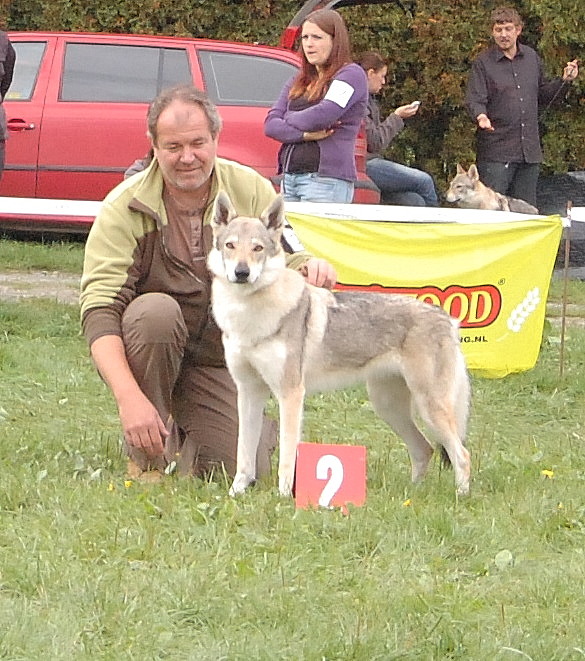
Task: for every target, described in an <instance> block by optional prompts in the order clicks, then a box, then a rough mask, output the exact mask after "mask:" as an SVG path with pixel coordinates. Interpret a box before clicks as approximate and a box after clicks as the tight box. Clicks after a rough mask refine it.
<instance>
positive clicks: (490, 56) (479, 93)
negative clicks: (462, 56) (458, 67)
mask: <svg viewBox="0 0 585 661" xmlns="http://www.w3.org/2000/svg"><path fill="white" fill-rule="evenodd" d="M562 87H563V81H562V80H561V79H560V78H555V79H554V80H546V79H545V78H544V75H543V71H542V63H541V61H540V58H539V56H538V54H537V53H536V51H534V50H533V49H532V48H530V47H529V46H525V45H523V44H518V52H517V53H516V55H515V57H514V58H513V59H511V60H510V59H509V58H507V57H506V56H505V55H504V54H503V53H502V51H501V50H500V49H499V48H498V47H497V46H493V47H492V48H489V49H488V50H486V51H484V52H483V53H481V54H480V55H479V57H477V59H476V60H475V61H474V62H473V64H472V68H471V74H470V76H469V81H468V83H467V94H466V99H465V101H466V105H467V110H468V112H469V114H470V116H471V118H472V119H473V121H476V119H477V116H478V115H481V114H482V113H485V114H486V115H487V116H488V117H489V119H490V121H491V123H492V126H493V127H494V130H493V131H486V130H483V129H479V128H478V130H477V134H476V147H477V160H478V161H496V162H499V163H508V162H513V163H522V162H525V163H540V162H541V161H542V149H541V145H540V135H539V131H538V112H539V106H540V107H546V106H547V105H548V104H550V103H551V102H552V101H553V100H557V99H560V98H561V96H562V95H561V89H562Z"/></svg>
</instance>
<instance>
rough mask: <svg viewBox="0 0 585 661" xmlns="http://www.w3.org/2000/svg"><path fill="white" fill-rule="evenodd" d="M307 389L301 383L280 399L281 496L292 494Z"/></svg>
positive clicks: (279, 480)
mask: <svg viewBox="0 0 585 661" xmlns="http://www.w3.org/2000/svg"><path fill="white" fill-rule="evenodd" d="M304 401H305V388H304V385H303V384H302V383H299V384H298V385H297V386H295V387H294V388H290V389H288V390H287V391H286V392H285V393H282V394H281V395H279V397H278V407H279V412H280V458H279V462H278V490H279V491H280V495H281V496H290V495H291V494H292V488H293V481H294V476H295V463H296V455H297V446H298V444H299V442H300V440H301V427H302V424H303V404H304Z"/></svg>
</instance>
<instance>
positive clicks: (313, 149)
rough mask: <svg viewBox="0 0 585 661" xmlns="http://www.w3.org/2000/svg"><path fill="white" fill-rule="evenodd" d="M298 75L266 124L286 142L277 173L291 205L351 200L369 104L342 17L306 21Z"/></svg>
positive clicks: (327, 12) (323, 15)
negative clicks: (360, 135) (359, 140)
mask: <svg viewBox="0 0 585 661" xmlns="http://www.w3.org/2000/svg"><path fill="white" fill-rule="evenodd" d="M299 52H300V54H301V59H302V66H301V70H300V72H299V74H298V75H297V76H295V77H293V78H292V79H291V80H289V81H288V82H287V84H286V85H285V86H284V89H283V90H282V92H281V94H280V96H279V98H278V100H277V101H276V103H275V104H274V106H273V107H272V108H271V109H270V110H269V112H268V115H267V116H266V121H265V122H264V131H265V133H266V135H267V136H269V137H271V138H274V139H275V140H278V141H279V142H282V146H281V148H280V151H279V153H278V172H279V173H283V174H284V177H283V185H282V189H283V194H284V199H285V200H288V201H291V202H298V201H303V202H351V201H352V199H353V188H354V181H355V180H356V179H357V173H356V167H355V155H354V154H355V139H356V136H357V134H358V131H359V128H360V125H361V122H362V119H363V118H364V115H365V111H366V105H367V101H368V83H367V78H366V74H365V71H364V70H363V69H362V68H361V67H360V66H359V65H358V64H354V63H353V62H352V58H351V49H350V43H349V35H348V32H347V28H346V26H345V23H344V21H343V18H342V17H341V15H340V14H338V13H337V12H336V11H334V10H332V9H319V10H317V11H314V12H312V13H311V14H309V16H307V18H306V19H305V21H304V23H303V26H302V33H301V47H300V50H299Z"/></svg>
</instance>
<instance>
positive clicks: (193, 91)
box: [146, 84, 221, 145]
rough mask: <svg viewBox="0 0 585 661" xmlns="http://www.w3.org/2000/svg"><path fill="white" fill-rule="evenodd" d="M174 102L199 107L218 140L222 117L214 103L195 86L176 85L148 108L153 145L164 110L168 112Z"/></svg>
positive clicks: (149, 131)
mask: <svg viewBox="0 0 585 661" xmlns="http://www.w3.org/2000/svg"><path fill="white" fill-rule="evenodd" d="M173 101H182V102H183V103H186V104H190V105H194V106H199V107H200V108H201V110H203V112H204V113H205V116H206V117H207V123H208V124H209V132H210V133H211V137H212V138H216V137H217V136H218V134H219V132H220V131H221V117H220V116H219V112H218V111H217V108H216V106H215V104H214V103H213V101H211V99H210V98H209V97H208V96H207V94H206V93H205V92H204V91H203V90H200V89H198V88H197V87H195V86H194V85H190V84H189V85H184V84H183V85H175V86H174V87H169V88H167V89H164V90H163V91H162V92H161V93H160V94H159V95H158V96H157V97H156V99H154V101H153V102H152V103H151V104H150V107H149V108H148V113H147V115H146V118H147V124H148V133H149V135H150V137H151V139H152V143H153V144H154V145H156V141H157V137H158V136H157V124H158V119H159V117H160V116H161V113H162V112H163V110H166V108H168V107H169V106H170V105H171V103H172V102H173Z"/></svg>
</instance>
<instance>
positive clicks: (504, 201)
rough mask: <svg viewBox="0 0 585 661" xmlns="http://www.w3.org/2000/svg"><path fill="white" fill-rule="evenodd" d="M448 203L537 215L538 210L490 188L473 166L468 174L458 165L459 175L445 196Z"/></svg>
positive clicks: (461, 206) (463, 207)
mask: <svg viewBox="0 0 585 661" xmlns="http://www.w3.org/2000/svg"><path fill="white" fill-rule="evenodd" d="M445 199H446V200H447V202H454V203H455V204H456V205H457V206H458V207H460V208H461V209H491V210H492V211H516V212H518V213H531V214H537V213H538V209H537V208H536V207H533V206H532V204H528V202H525V201H524V200H518V199H517V198H515V197H509V196H508V195H502V194H501V193H498V192H496V191H495V190H493V189H491V188H488V187H487V186H486V185H485V184H482V182H481V181H480V180H479V172H478V171H477V167H476V166H475V165H471V166H470V168H469V170H468V171H467V172H466V171H465V169H464V168H462V167H461V165H460V164H459V163H457V174H456V175H455V176H454V177H453V179H452V180H451V183H450V184H449V190H448V191H447V194H446V196H445Z"/></svg>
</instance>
